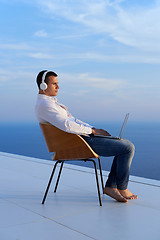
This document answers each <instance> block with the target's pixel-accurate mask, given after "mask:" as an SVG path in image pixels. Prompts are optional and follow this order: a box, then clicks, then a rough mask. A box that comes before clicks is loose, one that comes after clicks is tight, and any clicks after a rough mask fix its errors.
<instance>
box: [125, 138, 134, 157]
mask: <svg viewBox="0 0 160 240" xmlns="http://www.w3.org/2000/svg"><path fill="white" fill-rule="evenodd" d="M126 141H127V150H128V152H132V153H133V154H134V152H135V146H134V144H133V143H132V142H130V141H129V140H126Z"/></svg>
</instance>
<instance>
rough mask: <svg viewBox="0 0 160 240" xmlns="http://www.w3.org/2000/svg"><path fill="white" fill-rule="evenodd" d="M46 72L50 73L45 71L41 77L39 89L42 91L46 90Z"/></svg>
mask: <svg viewBox="0 0 160 240" xmlns="http://www.w3.org/2000/svg"><path fill="white" fill-rule="evenodd" d="M48 72H50V71H46V72H44V73H43V75H42V83H41V84H40V89H41V90H43V91H44V90H46V89H47V83H45V78H46V75H47V73H48Z"/></svg>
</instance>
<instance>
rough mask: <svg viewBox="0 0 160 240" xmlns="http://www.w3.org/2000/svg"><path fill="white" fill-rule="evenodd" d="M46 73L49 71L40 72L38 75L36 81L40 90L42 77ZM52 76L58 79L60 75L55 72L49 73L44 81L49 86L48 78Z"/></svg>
mask: <svg viewBox="0 0 160 240" xmlns="http://www.w3.org/2000/svg"><path fill="white" fill-rule="evenodd" d="M46 71H48V70H43V71H41V72H39V73H38V75H37V78H36V81H37V85H38V88H39V89H40V84H41V83H42V76H43V74H44V73H45V72H46ZM50 76H54V77H57V76H58V75H57V73H55V72H52V71H49V72H48V73H47V74H46V77H45V80H44V82H45V83H47V84H48V82H49V79H48V77H50Z"/></svg>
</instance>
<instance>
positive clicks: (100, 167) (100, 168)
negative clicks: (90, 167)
mask: <svg viewBox="0 0 160 240" xmlns="http://www.w3.org/2000/svg"><path fill="white" fill-rule="evenodd" d="M98 162H99V170H100V175H101V183H102V192H103V190H104V183H103V175H102V166H101V160H100V157H98Z"/></svg>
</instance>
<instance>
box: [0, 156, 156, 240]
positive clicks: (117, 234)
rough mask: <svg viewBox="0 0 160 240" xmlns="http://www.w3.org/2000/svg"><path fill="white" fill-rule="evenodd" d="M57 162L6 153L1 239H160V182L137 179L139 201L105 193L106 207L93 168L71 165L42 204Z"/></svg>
mask: <svg viewBox="0 0 160 240" xmlns="http://www.w3.org/2000/svg"><path fill="white" fill-rule="evenodd" d="M53 164H54V163H53V162H51V161H45V160H40V159H33V158H28V157H23V156H17V155H13V154H7V153H0V189H1V191H0V240H1V239H2V240H32V239H33V240H51V239H54V240H56V239H58V240H59V239H65V240H67V239H69V240H71V239H77V240H79V239H82V240H83V239H86V240H87V239H99V240H103V239H105V240H106V239H109V240H116V239H119V240H122V239H123V240H128V239H130V240H133V239H134V240H135V239H142V240H143V239H145V240H150V239H152V240H159V239H160V231H159V219H160V182H159V181H155V180H149V179H143V178H138V177H134V176H131V181H130V182H129V188H130V190H131V191H133V192H134V193H136V194H138V195H139V199H138V200H132V201H129V203H127V204H125V203H118V202H116V201H114V200H112V199H111V198H109V197H107V196H105V195H103V196H102V202H103V206H102V207H100V206H99V202H98V196H97V189H96V182H95V176H94V171H93V169H89V168H84V167H79V166H74V165H68V164H65V167H64V169H63V173H62V177H61V180H60V183H59V187H58V190H57V193H56V194H55V193H53V185H52V186H51V189H50V191H49V194H48V197H47V199H46V202H45V205H42V204H41V200H42V197H43V194H44V191H45V188H46V185H47V183H48V179H49V176H50V174H51V170H52V167H53ZM103 173H104V180H105V179H106V177H107V174H108V173H107V172H105V171H103ZM53 182H54V180H53Z"/></svg>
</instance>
